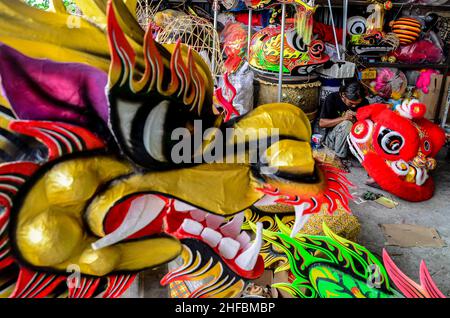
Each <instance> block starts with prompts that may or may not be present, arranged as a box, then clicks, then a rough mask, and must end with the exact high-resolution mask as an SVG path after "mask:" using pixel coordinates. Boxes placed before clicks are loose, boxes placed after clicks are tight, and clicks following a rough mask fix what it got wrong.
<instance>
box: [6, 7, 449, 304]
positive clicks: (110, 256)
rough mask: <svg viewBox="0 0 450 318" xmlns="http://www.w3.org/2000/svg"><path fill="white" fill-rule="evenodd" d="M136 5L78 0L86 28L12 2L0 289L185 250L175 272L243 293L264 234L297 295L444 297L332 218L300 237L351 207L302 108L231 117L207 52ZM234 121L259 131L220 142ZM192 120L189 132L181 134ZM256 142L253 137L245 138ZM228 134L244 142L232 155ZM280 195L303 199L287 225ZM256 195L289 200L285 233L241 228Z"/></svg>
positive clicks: (75, 293)
mask: <svg viewBox="0 0 450 318" xmlns="http://www.w3.org/2000/svg"><path fill="white" fill-rule="evenodd" d="M132 2H133V1H127V2H126V3H125V2H124V1H122V0H109V1H77V5H78V6H79V8H80V10H81V11H80V12H82V16H81V17H80V18H81V20H80V24H82V28H79V29H78V28H73V29H71V28H66V27H64V26H65V23H66V21H67V19H68V17H69V14H68V13H67V12H66V10H65V8H64V7H63V6H62V2H57V1H55V2H54V3H53V6H54V8H56V10H55V11H54V12H45V11H42V10H39V9H35V8H31V7H28V6H27V5H26V4H24V3H21V2H20V3H14V4H11V2H10V1H7V0H0V41H1V42H2V44H0V77H1V78H2V81H1V84H2V90H1V92H2V94H4V95H2V96H1V98H0V102H1V103H2V104H3V105H2V108H1V109H2V114H5V116H3V117H2V118H3V119H4V120H2V121H1V122H0V123H1V125H2V126H1V130H0V131H1V133H2V135H3V136H5V140H6V142H5V145H6V146H7V145H10V146H12V148H14V147H15V148H16V151H13V152H11V156H10V158H5V159H4V160H3V163H2V164H1V165H0V205H1V206H2V210H1V213H0V242H1V244H0V282H2V283H1V284H0V297H18V298H31V297H39V298H42V297H71V298H90V297H104V298H115V297H120V296H121V295H122V294H123V293H124V292H125V291H126V290H127V289H128V288H129V287H130V285H131V284H132V282H133V281H134V280H135V279H136V277H137V275H138V274H139V273H140V272H142V271H144V270H146V269H150V268H155V267H159V266H161V265H163V264H167V263H168V262H170V261H172V260H174V259H177V262H178V264H179V265H180V267H179V268H176V269H173V270H171V271H170V272H169V273H167V275H166V276H165V277H164V278H163V279H162V281H161V283H162V284H163V285H166V284H170V283H171V282H175V281H188V282H197V284H196V285H197V288H196V289H195V290H192V291H190V293H189V295H188V296H189V297H238V296H239V295H240V294H241V292H242V291H243V289H244V287H245V285H246V283H247V282H248V281H250V280H253V279H256V278H258V277H259V276H261V274H262V273H263V271H264V266H265V264H264V259H263V257H262V255H261V249H262V246H263V244H264V241H266V242H268V243H269V244H272V245H273V246H276V248H277V251H278V252H280V253H283V254H284V258H283V260H284V267H283V269H284V270H289V271H290V273H291V275H290V276H291V278H292V277H295V278H296V279H295V280H289V281H287V282H285V284H284V285H282V286H281V285H280V286H277V287H280V288H284V289H289V290H290V291H291V294H293V295H299V296H300V297H302V295H304V296H307V297H308V296H312V297H314V296H317V295H320V296H321V297H331V296H336V297H348V296H351V295H353V296H355V297H364V296H365V297H382V296H385V295H386V296H389V297H400V296H401V294H400V293H398V292H396V291H394V290H393V287H392V284H391V283H390V282H389V279H392V281H393V282H394V283H395V284H396V285H397V286H398V287H399V289H400V291H402V292H403V293H404V295H405V296H406V297H443V295H442V293H440V292H439V290H438V289H437V287H436V286H435V284H434V282H433V281H432V279H431V277H430V275H429V273H428V271H427V269H426V267H425V265H422V266H421V284H420V285H418V284H416V283H415V282H413V281H411V280H410V279H409V278H407V277H406V276H405V275H404V274H403V273H401V271H400V270H399V269H398V268H397V267H396V266H395V264H393V262H392V261H391V260H390V259H389V257H387V256H385V257H384V267H383V264H381V262H380V261H379V260H377V259H376V258H375V257H374V256H373V255H372V254H371V253H370V252H369V251H367V250H366V249H365V248H363V247H361V246H359V245H356V244H353V243H351V242H348V241H346V240H344V239H342V238H339V237H337V236H335V235H334V234H333V233H331V231H330V230H328V228H327V227H326V226H325V227H324V228H323V233H324V234H325V236H307V235H304V234H299V233H300V232H301V231H302V230H303V229H304V228H306V227H307V224H308V221H310V220H311V219H312V218H313V216H314V215H318V214H319V213H327V214H329V215H333V214H334V213H335V212H336V211H338V210H341V212H345V213H349V212H350V210H349V207H348V201H349V199H350V197H351V195H350V193H349V190H348V187H349V186H350V183H349V182H348V180H347V179H346V178H345V176H344V174H343V173H342V171H340V170H339V169H336V168H334V167H332V166H330V165H327V164H324V163H322V162H320V161H318V160H317V159H314V157H313V154H312V149H311V146H310V138H311V126H310V124H309V122H308V119H307V117H306V115H305V114H304V112H303V111H302V110H301V109H300V108H298V107H296V106H294V105H291V104H286V103H272V104H266V105H261V106H259V107H258V108H257V109H256V110H254V111H252V112H250V113H248V114H246V115H245V116H242V117H240V118H238V119H236V120H233V121H229V120H228V119H229V118H230V113H231V112H233V111H234V108H233V100H232V99H230V100H228V99H226V98H224V97H223V95H222V94H221V92H220V91H219V92H217V93H216V94H215V96H214V84H213V78H212V74H211V71H210V69H209V67H208V66H207V65H206V63H205V62H204V60H203V59H202V57H201V56H200V55H199V54H198V53H196V51H195V50H193V49H192V48H189V47H188V46H185V45H183V44H181V42H180V41H178V42H176V43H175V44H161V43H158V42H156V41H155V40H154V38H153V32H152V30H151V28H149V29H148V30H147V31H146V32H144V31H143V30H142V29H141V28H140V27H139V24H138V22H137V19H136V7H135V5H132ZM58 4H59V5H58ZM134 4H136V3H135V2H134ZM90 14H93V15H95V17H96V19H97V20H98V21H99V22H102V23H103V24H104V25H106V29H105V28H103V27H102V26H101V23H98V24H92V23H90V22H88V20H87V19H92V17H93V16H91V15H90ZM30 24H32V25H33V26H34V27H33V28H30ZM18 29H21V30H23V32H17V30H18ZM35 30H36V31H35ZM86 34H88V35H89V39H90V40H89V41H87V39H86ZM229 89H230V90H233V88H232V87H229ZM30 105H32V107H30ZM196 122H200V123H201V125H200V131H195V125H194V124H195V123H196ZM192 127H194V129H189V128H192ZM226 128H233V129H234V130H235V131H236V132H238V133H239V134H242V135H243V136H245V137H246V138H247V139H246V138H244V139H243V140H242V139H241V140H239V138H238V139H237V140H236V139H234V138H232V139H227V140H226V142H225V144H223V143H220V142H219V140H220V138H219V136H220V133H221V132H222V131H224V130H225V129H226ZM274 129H278V130H279V136H282V138H275V137H276V136H274V135H272V134H270V133H268V132H270V131H272V130H274ZM180 130H182V131H183V134H182V136H181V135H180V137H183V138H182V139H183V140H184V139H186V140H184V141H185V142H184V143H181V144H180V143H177V142H174V141H173V140H171V138H170V136H172V135H173V134H174V133H176V132H179V131H180ZM255 130H257V131H260V132H261V133H260V134H256V135H255V134H254V133H253V132H254V131H255ZM196 134H200V135H201V136H205V135H207V136H210V137H211V138H210V139H208V140H204V141H203V142H200V143H194V142H193V141H194V139H195V137H196ZM248 142H249V143H251V144H255V145H257V147H256V148H255V149H252V148H246V147H240V146H241V144H246V143H248ZM183 144H188V145H189V147H190V146H192V145H194V149H191V150H192V151H190V152H186V151H184V150H186V149H180V145H183ZM230 145H231V146H232V147H233V148H237V149H241V150H240V152H239V153H236V154H231V156H230V155H229V154H228V153H227V156H226V158H225V157H223V156H224V155H223V154H224V153H225V152H220V151H219V150H220V149H222V150H224V149H228V147H229V146H230ZM394 146H395V145H394ZM189 149H190V148H189ZM2 150H3V149H2ZM181 150H183V151H181ZM213 150H215V151H213ZM174 153H175V154H178V156H174V155H173V154H174ZM220 153H222V155H220ZM199 154H201V156H199ZM257 154H259V155H257ZM214 156H216V157H217V156H218V157H217V158H215V159H217V160H216V161H212V162H211V161H210V160H206V158H211V157H214ZM180 159H182V160H180ZM225 159H226V161H225ZM231 159H234V161H233V160H231ZM237 159H239V160H243V161H239V162H237V161H236V160H237ZM229 160H231V162H230V161H229ZM224 162H226V163H224ZM278 205H281V206H283V207H289V211H292V209H293V210H294V211H295V217H294V219H292V220H291V224H290V227H287V226H286V225H285V224H283V222H280V221H279V220H278V216H280V215H282V214H283V212H282V211H279V210H278V208H277V206H278ZM258 206H259V207H264V208H265V209H267V211H268V210H269V209H270V207H271V206H272V210H273V211H277V217H275V218H274V220H275V222H277V226H278V229H279V231H278V232H273V231H268V230H265V229H264V221H263V220H256V221H257V222H256V223H255V222H253V221H252V220H248V221H247V224H248V226H249V227H250V228H251V229H252V230H253V231H254V232H255V236H254V239H253V240H252V238H251V236H250V235H249V234H248V233H246V232H244V231H242V226H243V222H244V218H245V213H246V212H245V211H247V210H248V209H251V208H252V207H258ZM272 230H273V227H272ZM306 245H307V248H304V246H306ZM294 249H295V250H294ZM317 252H320V253H317ZM292 255H294V256H292ZM355 255H357V257H356V256H355ZM299 257H301V258H302V259H305V260H307V263H308V265H311V266H306V267H305V266H300V265H301V264H300V265H299V261H301V260H300V259H299ZM355 259H356V260H355ZM357 262H358V263H357ZM349 264H350V265H351V264H355V267H354V268H353V267H352V268H351V269H349V268H348V267H349ZM359 265H361V266H359ZM365 265H377V266H379V269H380V271H381V276H380V279H381V284H380V285H373V286H364V283H363V282H362V281H363V280H364V278H367V272H366V271H364V269H367V268H369V267H370V266H365ZM361 269H363V272H361ZM73 272H75V273H77V274H78V275H75V277H74V276H73V275H71V273H73ZM386 272H387V273H388V274H389V275H387V274H386ZM328 277H329V278H330V279H331V282H330V279H328ZM390 277H391V278H390ZM365 282H367V280H365ZM376 282H379V281H376ZM323 284H327V286H328V285H330V286H331V285H332V286H334V287H335V290H336V291H342V290H346V291H348V290H349V292H347V293H341V294H336V293H333V294H329V293H327V292H326V291H327V290H330V288H328V287H327V286H325V287H326V288H323ZM366 285H367V284H366ZM405 285H406V286H407V287H408V288H404V286H405ZM311 286H313V287H311ZM379 286H381V289H379ZM305 288H306V289H307V290H309V291H307V292H306V293H305V291H304V290H305ZM405 290H406V291H405Z"/></svg>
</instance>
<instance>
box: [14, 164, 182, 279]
mask: <svg viewBox="0 0 450 318" xmlns="http://www.w3.org/2000/svg"><path fill="white" fill-rule="evenodd" d="M131 171H132V169H131V167H130V166H129V165H128V164H127V163H123V162H120V161H117V160H115V159H113V158H109V157H107V156H93V157H90V158H78V159H74V160H70V161H65V162H62V163H58V164H56V165H55V166H53V167H52V168H51V169H50V170H49V171H47V172H46V173H45V174H44V175H43V176H42V177H41V178H40V180H39V181H37V182H36V183H35V185H34V186H33V187H32V188H31V189H30V191H29V192H28V193H27V195H26V197H25V199H24V202H23V205H22V207H21V209H20V211H19V213H18V215H17V230H16V233H15V234H16V242H17V246H18V249H19V251H20V253H21V255H22V257H23V258H24V259H25V260H26V261H27V262H29V263H30V264H32V265H34V266H44V267H51V268H53V269H56V270H61V271H65V269H66V268H67V266H68V265H70V264H77V265H79V266H80V269H81V272H82V273H84V274H89V275H94V276H104V275H106V274H108V273H111V272H113V271H120V270H140V269H142V268H146V267H152V266H155V265H159V264H161V263H165V262H167V261H169V260H171V259H173V258H174V257H176V256H177V255H178V253H179V252H180V251H181V245H180V243H179V242H178V240H176V239H174V238H151V239H143V240H140V241H134V242H122V243H119V244H116V245H113V246H109V247H105V248H102V249H100V250H97V251H94V250H92V248H91V243H93V242H95V241H96V240H97V239H98V237H95V236H93V235H92V234H91V229H87V228H85V223H84V221H83V217H84V213H85V206H86V204H87V202H88V201H89V200H90V199H91V198H92V196H93V195H94V194H95V193H96V192H97V191H98V189H99V187H100V186H101V185H103V184H104V183H106V182H108V181H110V180H113V179H116V178H118V177H120V176H122V175H126V174H128V173H130V172H131ZM102 221H103V220H98V222H102Z"/></svg>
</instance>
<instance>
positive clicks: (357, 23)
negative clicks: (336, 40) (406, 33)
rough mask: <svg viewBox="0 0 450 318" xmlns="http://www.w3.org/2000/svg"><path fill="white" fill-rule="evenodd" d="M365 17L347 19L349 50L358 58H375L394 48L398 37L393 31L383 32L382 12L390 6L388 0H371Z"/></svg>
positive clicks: (396, 45) (397, 43)
mask: <svg viewBox="0 0 450 318" xmlns="http://www.w3.org/2000/svg"><path fill="white" fill-rule="evenodd" d="M370 2H371V4H370V5H369V6H368V7H367V12H369V13H371V14H370V15H369V16H368V17H367V18H364V17H360V16H357V17H352V18H350V19H349V21H348V28H347V29H348V32H349V33H350V36H351V39H350V47H349V49H350V51H351V52H352V53H353V54H354V55H355V56H357V57H358V58H360V59H377V58H381V57H383V56H385V55H386V54H387V53H389V52H391V51H392V50H395V49H396V48H397V47H398V45H399V39H398V37H397V36H396V35H395V34H394V33H385V32H384V31H383V27H384V13H385V11H386V10H390V9H391V8H392V3H391V2H390V1H384V0H371V1H370Z"/></svg>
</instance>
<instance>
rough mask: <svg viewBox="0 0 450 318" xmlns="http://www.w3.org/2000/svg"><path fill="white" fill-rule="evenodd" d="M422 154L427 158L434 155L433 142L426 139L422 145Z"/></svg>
mask: <svg viewBox="0 0 450 318" xmlns="http://www.w3.org/2000/svg"><path fill="white" fill-rule="evenodd" d="M421 150H422V153H423V154H424V155H426V156H428V155H429V154H431V153H432V151H433V149H432V147H431V142H430V141H429V140H428V139H425V140H424V141H423V144H422V149H421Z"/></svg>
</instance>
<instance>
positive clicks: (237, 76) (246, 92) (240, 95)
mask: <svg viewBox="0 0 450 318" xmlns="http://www.w3.org/2000/svg"><path fill="white" fill-rule="evenodd" d="M253 77H254V75H253V72H252V70H251V69H250V67H249V66H248V63H247V62H245V63H244V64H243V65H242V67H241V68H239V69H238V70H237V72H236V73H234V74H230V75H228V79H229V81H230V83H231V84H232V85H233V86H234V88H235V89H236V91H237V95H236V97H235V99H234V101H233V106H234V108H236V110H237V111H238V112H239V114H240V115H244V114H246V113H248V112H249V111H251V110H252V109H253ZM219 86H220V87H222V90H223V91H224V92H227V87H226V85H225V83H224V80H223V78H221V79H220V82H219Z"/></svg>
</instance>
